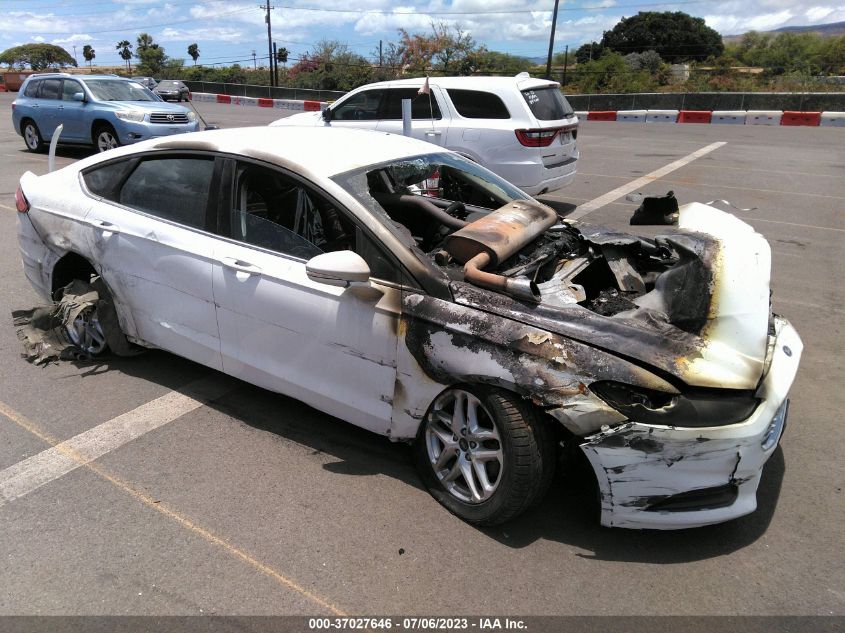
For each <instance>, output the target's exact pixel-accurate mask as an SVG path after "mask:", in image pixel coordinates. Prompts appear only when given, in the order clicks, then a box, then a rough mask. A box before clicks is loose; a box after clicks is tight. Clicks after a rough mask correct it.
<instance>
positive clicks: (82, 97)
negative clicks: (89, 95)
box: [73, 92, 85, 103]
mask: <svg viewBox="0 0 845 633" xmlns="http://www.w3.org/2000/svg"><path fill="white" fill-rule="evenodd" d="M73 100H74V101H81V102H82V103H85V93H84V92H74V93H73Z"/></svg>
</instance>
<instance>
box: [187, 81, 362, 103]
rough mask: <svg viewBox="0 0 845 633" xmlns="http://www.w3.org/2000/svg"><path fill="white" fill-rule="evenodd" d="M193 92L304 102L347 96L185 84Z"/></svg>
mask: <svg viewBox="0 0 845 633" xmlns="http://www.w3.org/2000/svg"><path fill="white" fill-rule="evenodd" d="M184 83H185V85H186V86H188V89H189V90H190V91H191V92H206V93H211V94H218V95H232V96H236V97H259V98H266V99H299V100H303V101H334V100H336V99H338V98H339V97H341V96H342V95H345V94H346V93H345V92H341V91H338V90H307V89H303V88H283V87H278V88H274V87H272V86H255V85H252V84H228V83H218V82H213V81H186V82H184Z"/></svg>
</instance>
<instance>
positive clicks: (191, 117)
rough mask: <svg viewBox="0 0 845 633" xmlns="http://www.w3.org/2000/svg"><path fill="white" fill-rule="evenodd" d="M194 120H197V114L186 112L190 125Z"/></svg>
mask: <svg viewBox="0 0 845 633" xmlns="http://www.w3.org/2000/svg"><path fill="white" fill-rule="evenodd" d="M196 120H197V113H196V112H192V111H191V110H188V121H189V122H190V123H193V122H194V121H196Z"/></svg>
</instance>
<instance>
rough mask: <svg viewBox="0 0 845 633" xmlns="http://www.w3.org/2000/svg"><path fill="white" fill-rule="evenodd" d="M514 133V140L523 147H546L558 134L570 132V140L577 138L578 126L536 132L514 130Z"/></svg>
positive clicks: (537, 130)
mask: <svg viewBox="0 0 845 633" xmlns="http://www.w3.org/2000/svg"><path fill="white" fill-rule="evenodd" d="M514 132H516V138H518V139H519V142H520V143H522V144H523V145H525V147H548V146H549V145H551V144H552V141H554V140H555V138H557V135H558V134H566V133H567V132H571V133H572V138H573V139H575V138H577V137H578V125H577V124H575V125H567V126H564V127H553V128H545V129H543V128H539V129H536V130H514Z"/></svg>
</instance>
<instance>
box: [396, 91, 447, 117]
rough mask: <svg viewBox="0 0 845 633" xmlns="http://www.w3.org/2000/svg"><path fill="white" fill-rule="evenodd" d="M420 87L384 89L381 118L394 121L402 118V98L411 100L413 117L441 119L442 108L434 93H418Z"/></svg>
mask: <svg viewBox="0 0 845 633" xmlns="http://www.w3.org/2000/svg"><path fill="white" fill-rule="evenodd" d="M418 92H419V89H418V88H390V89H388V90H385V91H384V99H383V100H382V104H381V111H382V113H381V118H382V119H386V120H392V121H401V120H402V99H410V100H411V118H412V119H425V120H430V119H440V118H442V115H441V114H440V108H439V107H438V105H437V98H436V97H435V96H434V95H433V94H422V95H421V94H417V93H418Z"/></svg>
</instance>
